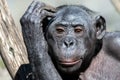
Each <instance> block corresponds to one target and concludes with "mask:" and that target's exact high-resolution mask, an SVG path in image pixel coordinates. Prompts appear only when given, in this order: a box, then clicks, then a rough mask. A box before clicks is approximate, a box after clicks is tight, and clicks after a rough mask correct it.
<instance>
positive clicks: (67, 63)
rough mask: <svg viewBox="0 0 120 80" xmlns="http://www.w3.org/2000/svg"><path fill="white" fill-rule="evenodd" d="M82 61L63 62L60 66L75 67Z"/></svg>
mask: <svg viewBox="0 0 120 80" xmlns="http://www.w3.org/2000/svg"><path fill="white" fill-rule="evenodd" d="M80 61H81V60H77V61H74V62H61V63H60V64H61V65H63V66H68V67H69V66H74V65H75V64H77V63H79V62H80Z"/></svg>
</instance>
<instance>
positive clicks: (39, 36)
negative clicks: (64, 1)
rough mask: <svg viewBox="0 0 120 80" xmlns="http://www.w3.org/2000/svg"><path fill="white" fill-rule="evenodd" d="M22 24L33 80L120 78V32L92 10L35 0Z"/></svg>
mask: <svg viewBox="0 0 120 80" xmlns="http://www.w3.org/2000/svg"><path fill="white" fill-rule="evenodd" d="M20 22H21V25H22V31H23V37H24V41H25V44H26V47H27V51H28V58H29V61H30V64H31V66H32V71H33V75H34V76H33V80H81V79H82V80H119V79H120V49H119V48H120V32H114V33H110V32H106V23H105V19H104V18H103V17H102V16H100V15H98V14H97V13H95V12H93V11H92V10H89V9H88V8H86V7H84V6H78V5H64V6H60V7H57V8H55V11H51V10H47V9H45V4H44V3H41V2H38V1H33V2H32V4H31V5H30V6H29V8H28V10H27V11H26V12H25V14H24V15H23V17H22V18H21V21H20Z"/></svg>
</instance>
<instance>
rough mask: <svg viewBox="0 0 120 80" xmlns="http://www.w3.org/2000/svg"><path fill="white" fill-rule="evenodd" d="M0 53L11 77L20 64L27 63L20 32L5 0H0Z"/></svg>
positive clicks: (14, 75)
mask: <svg viewBox="0 0 120 80" xmlns="http://www.w3.org/2000/svg"><path fill="white" fill-rule="evenodd" d="M0 53H1V57H2V59H3V61H4V63H5V65H6V67H7V69H8V71H9V73H10V75H11V77H12V79H14V78H15V77H17V76H16V74H17V73H18V71H19V69H20V66H21V65H23V64H28V63H29V62H28V58H27V51H26V48H25V45H24V42H23V38H22V35H21V32H20V30H18V28H17V26H16V25H15V23H14V20H13V18H12V16H11V14H10V11H9V9H8V6H7V3H6V0H0ZM21 74H24V73H21ZM19 76H20V74H19Z"/></svg>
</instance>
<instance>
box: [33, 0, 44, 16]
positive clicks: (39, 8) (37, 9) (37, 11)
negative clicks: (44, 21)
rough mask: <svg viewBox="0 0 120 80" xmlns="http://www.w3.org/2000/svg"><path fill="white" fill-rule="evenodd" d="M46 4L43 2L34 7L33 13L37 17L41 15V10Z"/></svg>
mask: <svg viewBox="0 0 120 80" xmlns="http://www.w3.org/2000/svg"><path fill="white" fill-rule="evenodd" d="M44 6H45V4H44V3H42V2H38V3H37V4H36V6H35V7H34V10H33V13H32V14H35V15H39V13H40V12H41V10H42V9H43V8H44Z"/></svg>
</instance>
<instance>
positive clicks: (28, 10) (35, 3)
mask: <svg viewBox="0 0 120 80" xmlns="http://www.w3.org/2000/svg"><path fill="white" fill-rule="evenodd" d="M37 4H38V1H36V0H34V1H33V2H32V3H31V4H30V6H29V7H28V9H27V11H26V12H27V13H32V12H33V10H34V9H35V6H36V5H37Z"/></svg>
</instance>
